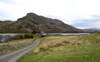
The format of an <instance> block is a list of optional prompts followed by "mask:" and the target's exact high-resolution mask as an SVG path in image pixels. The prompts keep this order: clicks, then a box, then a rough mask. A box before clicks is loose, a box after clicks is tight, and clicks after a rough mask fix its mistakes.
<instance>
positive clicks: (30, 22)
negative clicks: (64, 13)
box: [0, 13, 82, 33]
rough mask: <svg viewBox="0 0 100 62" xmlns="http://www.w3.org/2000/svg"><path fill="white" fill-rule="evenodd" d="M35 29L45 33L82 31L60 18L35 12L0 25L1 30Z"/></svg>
mask: <svg viewBox="0 0 100 62" xmlns="http://www.w3.org/2000/svg"><path fill="white" fill-rule="evenodd" d="M1 23H2V22H0V24H1ZM34 30H35V31H38V32H43V33H44V32H45V33H67V32H82V30H80V29H77V28H75V27H73V26H70V25H68V24H65V23H64V22H62V21H60V20H58V19H52V18H47V17H44V16H39V15H37V14H34V13H28V14H27V15H26V16H24V17H22V18H19V19H18V20H17V21H15V22H9V23H6V24H3V23H2V25H1V26H0V32H32V31H34Z"/></svg>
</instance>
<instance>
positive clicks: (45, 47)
mask: <svg viewBox="0 0 100 62" xmlns="http://www.w3.org/2000/svg"><path fill="white" fill-rule="evenodd" d="M40 49H43V50H48V45H47V44H46V43H44V44H42V45H40Z"/></svg>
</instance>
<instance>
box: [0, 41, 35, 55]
mask: <svg viewBox="0 0 100 62" xmlns="http://www.w3.org/2000/svg"><path fill="white" fill-rule="evenodd" d="M34 41H35V39H33V40H31V41H28V42H19V43H5V44H2V43H1V44H0V54H4V53H9V52H13V51H16V50H19V49H22V48H24V47H27V46H29V45H31V44H33V42H34Z"/></svg>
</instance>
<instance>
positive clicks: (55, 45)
mask: <svg viewBox="0 0 100 62" xmlns="http://www.w3.org/2000/svg"><path fill="white" fill-rule="evenodd" d="M99 47H100V33H97V34H91V35H84V36H52V37H45V38H42V39H41V43H40V45H39V46H38V47H36V48H35V49H33V50H31V51H30V52H28V53H27V54H26V55H24V56H22V57H21V58H20V59H19V60H17V62H99V61H100V48H99Z"/></svg>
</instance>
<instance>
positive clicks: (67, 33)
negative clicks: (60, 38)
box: [48, 33, 90, 35]
mask: <svg viewBox="0 0 100 62" xmlns="http://www.w3.org/2000/svg"><path fill="white" fill-rule="evenodd" d="M48 34H52V35H89V34H90V33H48Z"/></svg>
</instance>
